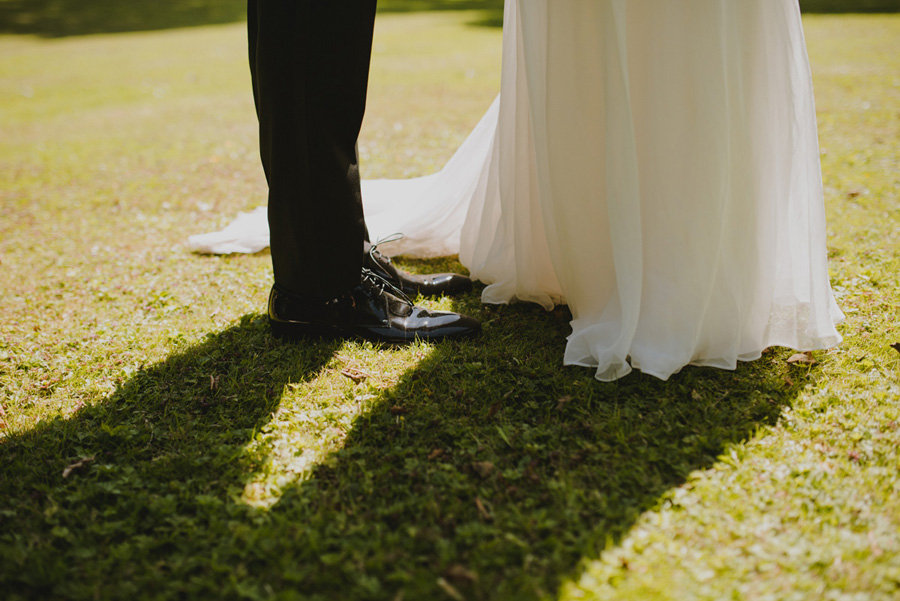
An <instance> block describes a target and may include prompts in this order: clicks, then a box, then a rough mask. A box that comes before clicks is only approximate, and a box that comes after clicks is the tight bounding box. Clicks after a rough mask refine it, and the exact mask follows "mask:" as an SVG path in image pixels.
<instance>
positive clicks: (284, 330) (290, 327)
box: [269, 320, 481, 344]
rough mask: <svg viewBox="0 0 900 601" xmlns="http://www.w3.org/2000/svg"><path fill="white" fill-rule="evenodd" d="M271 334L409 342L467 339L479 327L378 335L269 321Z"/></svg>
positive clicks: (281, 337)
mask: <svg viewBox="0 0 900 601" xmlns="http://www.w3.org/2000/svg"><path fill="white" fill-rule="evenodd" d="M269 327H270V328H271V330H272V334H273V335H274V336H275V338H278V339H279V340H285V341H289V342H297V341H302V340H315V339H318V340H321V339H325V340H367V341H369V342H376V343H384V344H411V343H413V342H415V341H417V340H422V341H426V342H440V341H442V340H467V339H472V338H475V337H476V336H478V335H479V334H480V333H481V329H480V328H479V329H477V330H474V329H463V328H460V329H459V330H457V331H453V332H447V333H445V334H429V333H428V332H425V333H422V332H414V333H410V334H409V335H406V336H378V335H375V334H372V333H368V332H365V333H364V332H355V331H348V330H344V329H342V328H338V327H334V326H325V325H321V324H313V323H302V322H284V321H271V320H270V321H269Z"/></svg>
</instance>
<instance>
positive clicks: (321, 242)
mask: <svg viewBox="0 0 900 601" xmlns="http://www.w3.org/2000/svg"><path fill="white" fill-rule="evenodd" d="M374 19H375V0H289V1H288V0H248V29H249V31H248V33H249V43H250V71H251V76H252V79H253V94H254V100H255V101H256V112H257V115H258V117H259V140H260V155H261V158H262V163H263V168H264V170H265V173H266V179H267V181H268V183H269V236H270V245H271V251H272V264H273V268H274V273H275V283H276V284H278V285H279V286H281V287H283V288H284V289H286V290H287V291H289V292H292V293H294V294H297V295H301V296H305V297H310V298H318V299H322V300H326V299H329V298H333V297H335V296H337V295H339V294H341V293H342V292H344V291H346V290H348V289H349V288H351V287H353V286H354V285H356V284H357V283H358V282H359V277H360V270H361V267H362V253H361V249H362V246H363V241H364V239H365V238H366V228H365V221H364V218H363V209H362V197H361V194H360V188H359V166H358V162H357V154H356V142H357V138H358V136H359V129H360V126H361V124H362V118H363V113H364V111H365V103H366V87H367V84H368V74H369V59H370V56H371V50H372V29H373V25H374Z"/></svg>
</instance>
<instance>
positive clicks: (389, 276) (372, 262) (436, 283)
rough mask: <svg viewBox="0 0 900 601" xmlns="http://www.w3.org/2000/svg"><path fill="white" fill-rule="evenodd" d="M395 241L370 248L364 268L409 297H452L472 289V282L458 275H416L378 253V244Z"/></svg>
mask: <svg viewBox="0 0 900 601" xmlns="http://www.w3.org/2000/svg"><path fill="white" fill-rule="evenodd" d="M393 240H394V239H390V238H389V239H386V240H381V241H379V242H378V243H376V244H373V245H371V246H370V247H369V250H368V251H366V252H365V253H364V255H363V266H364V267H365V268H367V269H370V270H372V271H373V272H375V273H376V274H378V275H380V276H381V277H383V278H385V279H386V280H388V281H390V282H391V283H392V284H393V285H394V286H396V287H397V288H399V289H400V290H402V291H403V293H404V294H407V295H409V296H416V295H418V294H421V295H422V296H441V295H444V294H445V295H447V296H452V295H454V294H462V293H464V292H468V291H470V290H471V289H472V280H470V279H469V278H467V277H466V276H464V275H460V274H458V273H431V274H423V275H415V274H412V273H408V272H406V271H403V270H402V269H400V268H398V267H397V266H396V265H394V264H393V262H392V261H391V258H390V257H386V256H384V255H383V254H381V253H380V252H378V244H382V243H384V242H391V241H393Z"/></svg>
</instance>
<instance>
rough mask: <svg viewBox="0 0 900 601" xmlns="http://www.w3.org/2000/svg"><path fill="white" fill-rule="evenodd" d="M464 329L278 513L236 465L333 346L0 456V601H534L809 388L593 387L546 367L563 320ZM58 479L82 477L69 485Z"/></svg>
mask: <svg viewBox="0 0 900 601" xmlns="http://www.w3.org/2000/svg"><path fill="white" fill-rule="evenodd" d="M455 308H457V309H458V310H462V311H465V312H469V313H474V314H478V315H480V317H481V318H482V319H483V320H484V322H485V334H484V336H483V337H482V338H481V339H480V340H477V341H473V342H462V343H448V344H441V345H435V346H434V347H433V348H432V349H431V352H430V354H429V355H428V356H427V357H426V358H425V359H423V360H422V361H421V362H420V363H419V365H418V366H417V368H416V369H414V370H412V371H410V372H408V373H406V374H405V375H404V376H403V377H402V379H401V380H400V382H399V383H398V384H397V385H396V386H394V387H393V388H391V389H390V390H387V391H385V392H384V393H382V394H381V395H380V396H379V397H378V398H377V399H376V400H375V401H374V402H373V404H372V405H371V408H370V410H369V411H367V412H366V413H365V414H364V415H362V416H360V417H359V418H357V420H356V421H355V423H354V424H353V426H352V430H351V431H350V433H349V436H348V438H347V440H346V443H345V445H344V446H343V448H342V449H341V450H340V451H338V452H336V453H335V454H334V455H332V456H331V457H329V458H327V460H326V461H324V462H323V463H322V464H321V465H320V466H319V467H318V468H317V469H315V471H314V473H313V475H312V477H311V478H309V479H308V480H307V481H304V482H301V483H298V484H294V485H289V486H288V487H287V490H286V492H285V493H284V494H283V496H282V497H281V498H280V500H279V501H278V502H277V504H275V505H274V506H273V507H272V508H271V509H269V510H258V509H254V508H251V507H248V506H247V505H246V504H243V503H241V502H239V501H238V500H237V497H238V496H239V493H240V490H241V488H242V487H243V485H244V483H245V482H246V481H247V479H248V478H249V477H250V476H251V475H252V474H254V473H256V472H258V471H259V470H261V469H263V467H264V465H265V464H266V462H267V458H266V457H258V456H255V455H254V454H253V453H250V452H248V451H247V450H246V447H247V444H248V443H249V442H250V441H251V440H252V439H253V438H254V436H255V434H256V432H258V429H259V428H260V427H262V426H263V425H264V424H265V423H266V422H267V421H268V419H269V416H270V415H271V413H272V411H273V410H274V409H275V408H276V407H277V406H278V403H279V398H280V394H281V391H282V389H283V388H284V385H285V384H287V383H289V382H303V381H305V380H308V379H310V378H313V377H314V376H315V374H316V373H318V371H319V370H320V369H321V368H322V366H323V365H325V364H326V363H327V362H328V361H329V360H330V359H331V357H332V355H333V354H334V352H335V350H336V349H337V348H338V345H336V344H333V343H327V342H319V343H315V344H303V345H287V344H281V343H278V342H275V341H274V340H272V339H271V338H270V336H269V334H268V332H267V329H266V325H265V323H264V319H263V318H262V317H253V316H248V317H247V318H246V319H245V320H244V322H243V323H242V324H241V325H240V326H239V327H236V328H233V329H231V330H227V331H225V332H222V333H221V334H216V335H214V336H211V337H210V339H209V340H208V341H207V342H205V343H203V344H200V345H198V346H196V347H194V348H191V349H188V350H187V351H185V352H183V353H180V354H178V355H176V356H173V357H171V358H170V359H167V360H165V361H164V362H162V363H160V364H158V365H155V366H152V367H149V368H146V369H143V370H141V371H139V372H138V373H136V374H134V376H133V377H132V378H131V379H130V380H129V381H127V382H125V383H124V384H123V385H122V386H121V387H120V388H119V389H118V390H117V391H116V392H115V393H114V394H112V395H111V396H110V398H109V399H107V400H106V401H105V402H103V403H101V404H99V405H97V406H96V407H92V408H87V409H85V410H83V411H81V412H80V413H79V414H77V415H76V416H75V417H73V418H72V419H69V420H62V419H60V420H55V421H52V422H50V423H47V424H43V425H41V426H39V427H38V428H36V429H35V430H33V431H30V432H27V433H25V434H22V435H19V436H15V437H12V438H11V439H8V440H5V441H3V443H2V444H0V499H2V501H0V560H2V561H0V582H2V583H3V585H4V587H3V588H4V590H5V591H7V594H8V595H10V596H9V597H8V598H10V599H27V598H39V597H43V598H58V597H66V598H87V597H97V598H121V597H125V596H137V597H138V598H145V597H146V598H150V597H154V598H156V597H159V598H185V597H187V598H222V599H230V598H300V599H337V598H340V599H397V598H403V599H421V598H428V597H430V596H435V595H444V596H445V595H446V594H447V590H448V589H447V587H451V588H452V589H454V590H455V591H457V592H458V593H459V594H461V595H463V596H464V597H465V598H467V599H517V600H518V599H537V598H546V597H547V596H552V595H553V594H554V593H555V591H556V589H557V587H558V586H559V584H560V583H561V582H563V581H565V580H566V579H569V578H573V577H576V576H577V569H578V565H579V561H580V560H581V559H582V558H583V557H591V558H593V557H597V556H598V554H599V553H600V551H601V550H602V549H603V548H604V547H605V546H606V545H607V544H608V541H610V540H612V541H615V540H617V539H618V538H619V537H621V536H622V535H623V534H624V533H626V532H627V531H628V529H629V528H630V527H631V525H632V524H633V523H634V521H635V520H636V519H637V517H638V516H639V515H640V514H641V513H642V512H643V511H645V510H647V509H648V508H650V507H652V506H653V505H654V504H655V503H657V502H658V500H659V498H660V495H662V494H664V493H665V492H666V491H668V490H670V489H671V488H673V487H675V486H678V485H680V484H681V483H683V482H684V481H685V479H686V478H687V476H688V474H689V473H690V472H692V471H693V470H696V469H703V468H705V467H709V466H710V465H712V464H713V463H714V462H715V460H716V457H717V456H718V455H719V454H721V453H722V452H723V451H724V450H725V449H726V447H727V446H728V445H729V444H731V443H734V442H737V441H740V440H744V439H746V438H747V437H749V436H750V435H752V433H753V432H754V431H755V430H756V429H757V428H758V427H759V426H760V425H763V424H771V423H774V422H775V421H776V420H777V417H778V415H779V414H780V412H781V410H782V408H783V407H784V406H786V405H789V404H790V403H791V401H792V399H793V398H794V397H795V396H796V394H797V393H798V392H799V390H800V389H801V387H802V386H803V385H804V383H805V382H804V376H803V374H802V372H796V371H793V372H792V371H790V369H791V368H789V367H787V366H785V365H784V363H783V361H779V362H776V361H773V360H772V358H771V357H764V358H763V359H762V360H760V361H758V362H755V363H752V364H744V365H741V366H740V368H739V369H738V370H737V371H736V372H722V371H717V370H711V369H686V370H684V371H683V372H682V373H681V374H678V375H677V376H675V377H673V378H672V379H671V380H670V381H669V382H667V383H662V382H659V381H657V380H654V379H652V378H649V377H646V376H642V375H640V374H634V375H632V376H629V377H628V378H626V379H625V380H623V381H620V382H619V383H616V384H601V383H598V382H596V381H594V380H593V379H592V377H591V373H589V372H588V371H587V370H579V369H564V368H562V367H561V366H560V365H559V363H560V361H559V358H560V357H561V356H562V349H563V344H564V339H563V337H564V335H565V334H566V332H567V319H568V315H567V312H566V311H565V310H557V311H555V312H552V313H547V312H545V311H543V310H542V309H540V308H538V307H533V306H530V305H515V306H509V307H499V308H490V307H484V308H482V307H481V306H480V305H478V301H477V297H476V296H475V295H470V296H468V297H464V298H463V299H461V300H459V301H458V302H457V303H456V304H455ZM535 339H537V340H542V341H546V344H541V345H539V346H538V347H533V346H524V345H523V344H522V341H523V340H535ZM375 367H377V366H375ZM210 376H212V377H213V380H211V379H210ZM212 381H215V382H216V384H215V385H213V384H212ZM59 457H66V458H67V460H66V461H67V462H75V460H76V459H78V458H90V461H89V462H86V463H85V464H84V465H82V466H77V467H75V468H74V470H73V472H72V474H70V475H69V477H68V478H63V477H62V475H61V472H62V470H63V469H64V468H65V467H66V465H65V463H60V460H59V459H58V458H59ZM69 465H70V466H71V465H73V464H72V463H70V464H69ZM23 508H27V510H25V509H23ZM135 528H137V531H135Z"/></svg>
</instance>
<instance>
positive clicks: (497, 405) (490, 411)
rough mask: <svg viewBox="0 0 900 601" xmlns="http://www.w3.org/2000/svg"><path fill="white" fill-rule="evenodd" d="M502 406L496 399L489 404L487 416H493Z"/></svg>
mask: <svg viewBox="0 0 900 601" xmlns="http://www.w3.org/2000/svg"><path fill="white" fill-rule="evenodd" d="M502 407H503V403H501V402H500V401H497V402H496V403H494V404H493V405H491V408H490V409H488V417H494V416H495V415H497V412H498V411H500V409H501V408H502Z"/></svg>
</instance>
